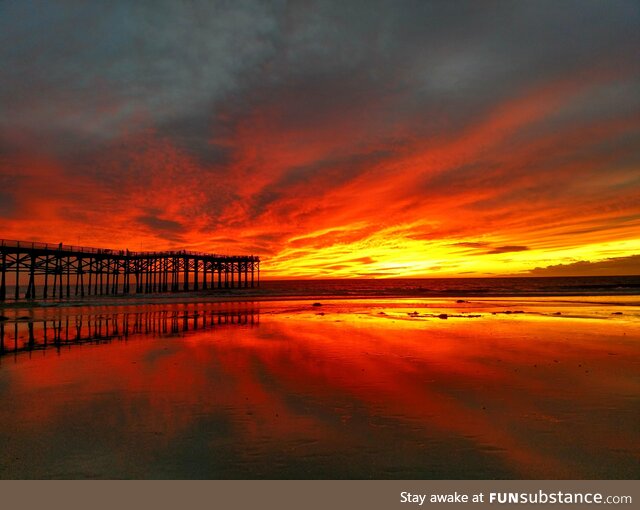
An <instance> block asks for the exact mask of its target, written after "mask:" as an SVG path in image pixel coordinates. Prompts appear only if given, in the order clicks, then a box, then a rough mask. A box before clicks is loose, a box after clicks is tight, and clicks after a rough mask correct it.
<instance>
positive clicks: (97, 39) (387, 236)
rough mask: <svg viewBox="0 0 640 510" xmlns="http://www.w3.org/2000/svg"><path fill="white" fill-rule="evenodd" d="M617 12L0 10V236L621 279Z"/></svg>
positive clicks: (275, 4)
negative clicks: (607, 275) (614, 275)
mask: <svg viewBox="0 0 640 510" xmlns="http://www.w3.org/2000/svg"><path fill="white" fill-rule="evenodd" d="M639 50H640V4H639V3H638V2H637V1H635V0H631V1H623V0H619V1H618V0H612V1H607V2H605V1H591V0H579V1H570V0H560V1H558V0H554V1H544V0H542V1H535V2H529V1H523V2H513V1H488V2H474V1H469V2H462V1H456V2H445V1H426V0H420V1H409V0H394V1H375V0H367V1H355V0H340V1H335V2H334V1H330V0H325V1H305V0H300V1H295V2H294V1H242V0H240V1H205V2H198V1H186V0H185V1H180V2H179V1H175V0H174V1H162V0H159V1H155V0H154V1H136V2H133V1H127V2H118V1H110V2H101V1H86V2H79V1H77V2H76V1H62V0H60V1H41V2H34V1H29V0H19V1H14V0H4V1H0V238H4V239H17V240H33V241H43V242H54V243H58V242H61V241H63V242H65V243H67V244H77V245H83V246H96V247H110V248H114V249H124V248H128V249H130V250H162V249H189V250H198V251H206V252H213V253H221V254H254V255H259V256H260V257H261V259H262V269H263V275H264V276H265V277H267V278H268V277H272V278H306V277H312V278H342V277H441V276H442V277H451V276H464V277H474V276H493V275H518V276H523V275H524V276H526V275H537V276H544V275H553V276H559V275H592V274H640V93H639V91H640V59H639V58H638V54H639Z"/></svg>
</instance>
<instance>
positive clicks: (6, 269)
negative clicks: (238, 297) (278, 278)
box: [0, 240, 260, 301]
mask: <svg viewBox="0 0 640 510" xmlns="http://www.w3.org/2000/svg"><path fill="white" fill-rule="evenodd" d="M10 280H11V281H10ZM259 284H260V258H259V257H256V256H253V255H249V256H234V255H216V254H210V253H199V252H193V251H185V250H182V251H144V252H142V251H138V252H131V251H129V250H110V249H105V248H87V247H82V246H69V245H65V244H62V243H60V244H51V243H33V242H25V241H8V240H0V301H5V300H6V299H8V298H13V299H15V300H19V299H37V298H42V299H47V298H56V299H64V298H70V297H71V296H79V297H84V296H103V295H118V294H133V293H135V294H151V293H160V292H179V291H190V290H193V291H198V290H209V289H234V288H238V289H239V288H253V287H255V286H258V285H259Z"/></svg>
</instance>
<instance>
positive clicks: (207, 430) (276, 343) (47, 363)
mask: <svg viewBox="0 0 640 510" xmlns="http://www.w3.org/2000/svg"><path fill="white" fill-rule="evenodd" d="M458 301H461V302H458ZM316 302H317V303H318V304H317V305H316V306H314V303H316ZM0 314H1V315H4V316H5V317H6V320H3V321H1V322H0V325H1V326H2V331H0V333H1V334H2V346H1V347H2V350H3V354H2V355H1V356H0V396H1V399H2V400H1V401H2V406H0V445H1V447H0V477H2V478H5V479H6V478H74V479H75V478H196V479H201V478H207V479H222V478H240V479H253V478H268V479H274V478H275V479H278V478H284V479H293V478H311V479H315V478H355V479H364V478H381V479H388V478H401V479H430V478H453V479H456V478H457V479H466V478H509V479H511V478H515V479H520V478H551V479H553V478H562V479H565V478H566V479H580V478H635V477H637V473H638V472H640V446H639V445H640V441H639V439H640V434H639V433H638V418H639V416H640V377H639V374H640V302H639V301H638V298H637V297H607V296H598V297H597V298H588V297H574V298H535V299H534V298H531V299H523V298H508V299H507V298H492V299H475V298H474V299H472V298H462V299H460V300H457V299H447V298H442V299H430V300H420V299H394V300H374V299H368V300H357V299H351V300H346V299H341V300H319V301H318V300H309V299H304V300H300V301H295V300H289V301H250V300H248V301H244V302H224V303H219V302H206V303H202V302H188V303H173V302H161V303H157V304H140V303H137V304H131V303H127V304H122V305H120V306H115V305H101V306H76V307H36V308H33V307H32V308H17V307H16V308H11V307H9V308H5V309H1V310H0ZM45 330H46V339H45Z"/></svg>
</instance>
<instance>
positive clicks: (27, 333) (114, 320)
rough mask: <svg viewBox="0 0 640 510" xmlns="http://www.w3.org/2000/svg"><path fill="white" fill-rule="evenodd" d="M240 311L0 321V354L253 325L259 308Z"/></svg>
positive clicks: (200, 310) (249, 306) (85, 314)
mask: <svg viewBox="0 0 640 510" xmlns="http://www.w3.org/2000/svg"><path fill="white" fill-rule="evenodd" d="M247 305H248V306H243V307H240V308H227V309H219V308H216V309H197V308H195V309H194V308H191V309H184V310H175V309H172V310H149V309H145V311H132V312H130V311H125V312H121V313H106V314H105V313H80V314H70V315H60V316H58V317H54V318H43V319H31V318H29V317H26V316H24V317H20V318H17V319H14V320H3V321H0V356H1V355H7V354H17V353H19V352H24V351H35V350H43V349H48V348H60V347H63V346H71V345H74V344H83V343H108V342H112V341H124V340H127V339H128V338H130V337H135V336H141V337H142V336H146V337H163V336H167V337H170V336H182V335H184V334H185V333H187V332H192V331H198V330H207V329H215V328H221V327H228V326H248V327H253V326H257V325H258V324H259V322H260V310H259V308H258V307H257V306H254V305H253V303H248V304H247Z"/></svg>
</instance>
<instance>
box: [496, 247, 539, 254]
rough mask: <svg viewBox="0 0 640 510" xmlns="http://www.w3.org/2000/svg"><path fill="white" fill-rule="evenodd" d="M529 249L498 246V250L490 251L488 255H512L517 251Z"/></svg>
mask: <svg viewBox="0 0 640 510" xmlns="http://www.w3.org/2000/svg"><path fill="white" fill-rule="evenodd" d="M528 249H529V248H528V247H527V246H498V247H497V248H493V249H491V250H489V251H488V252H487V253H488V254H498V253H512V252H517V251H527V250H528Z"/></svg>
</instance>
